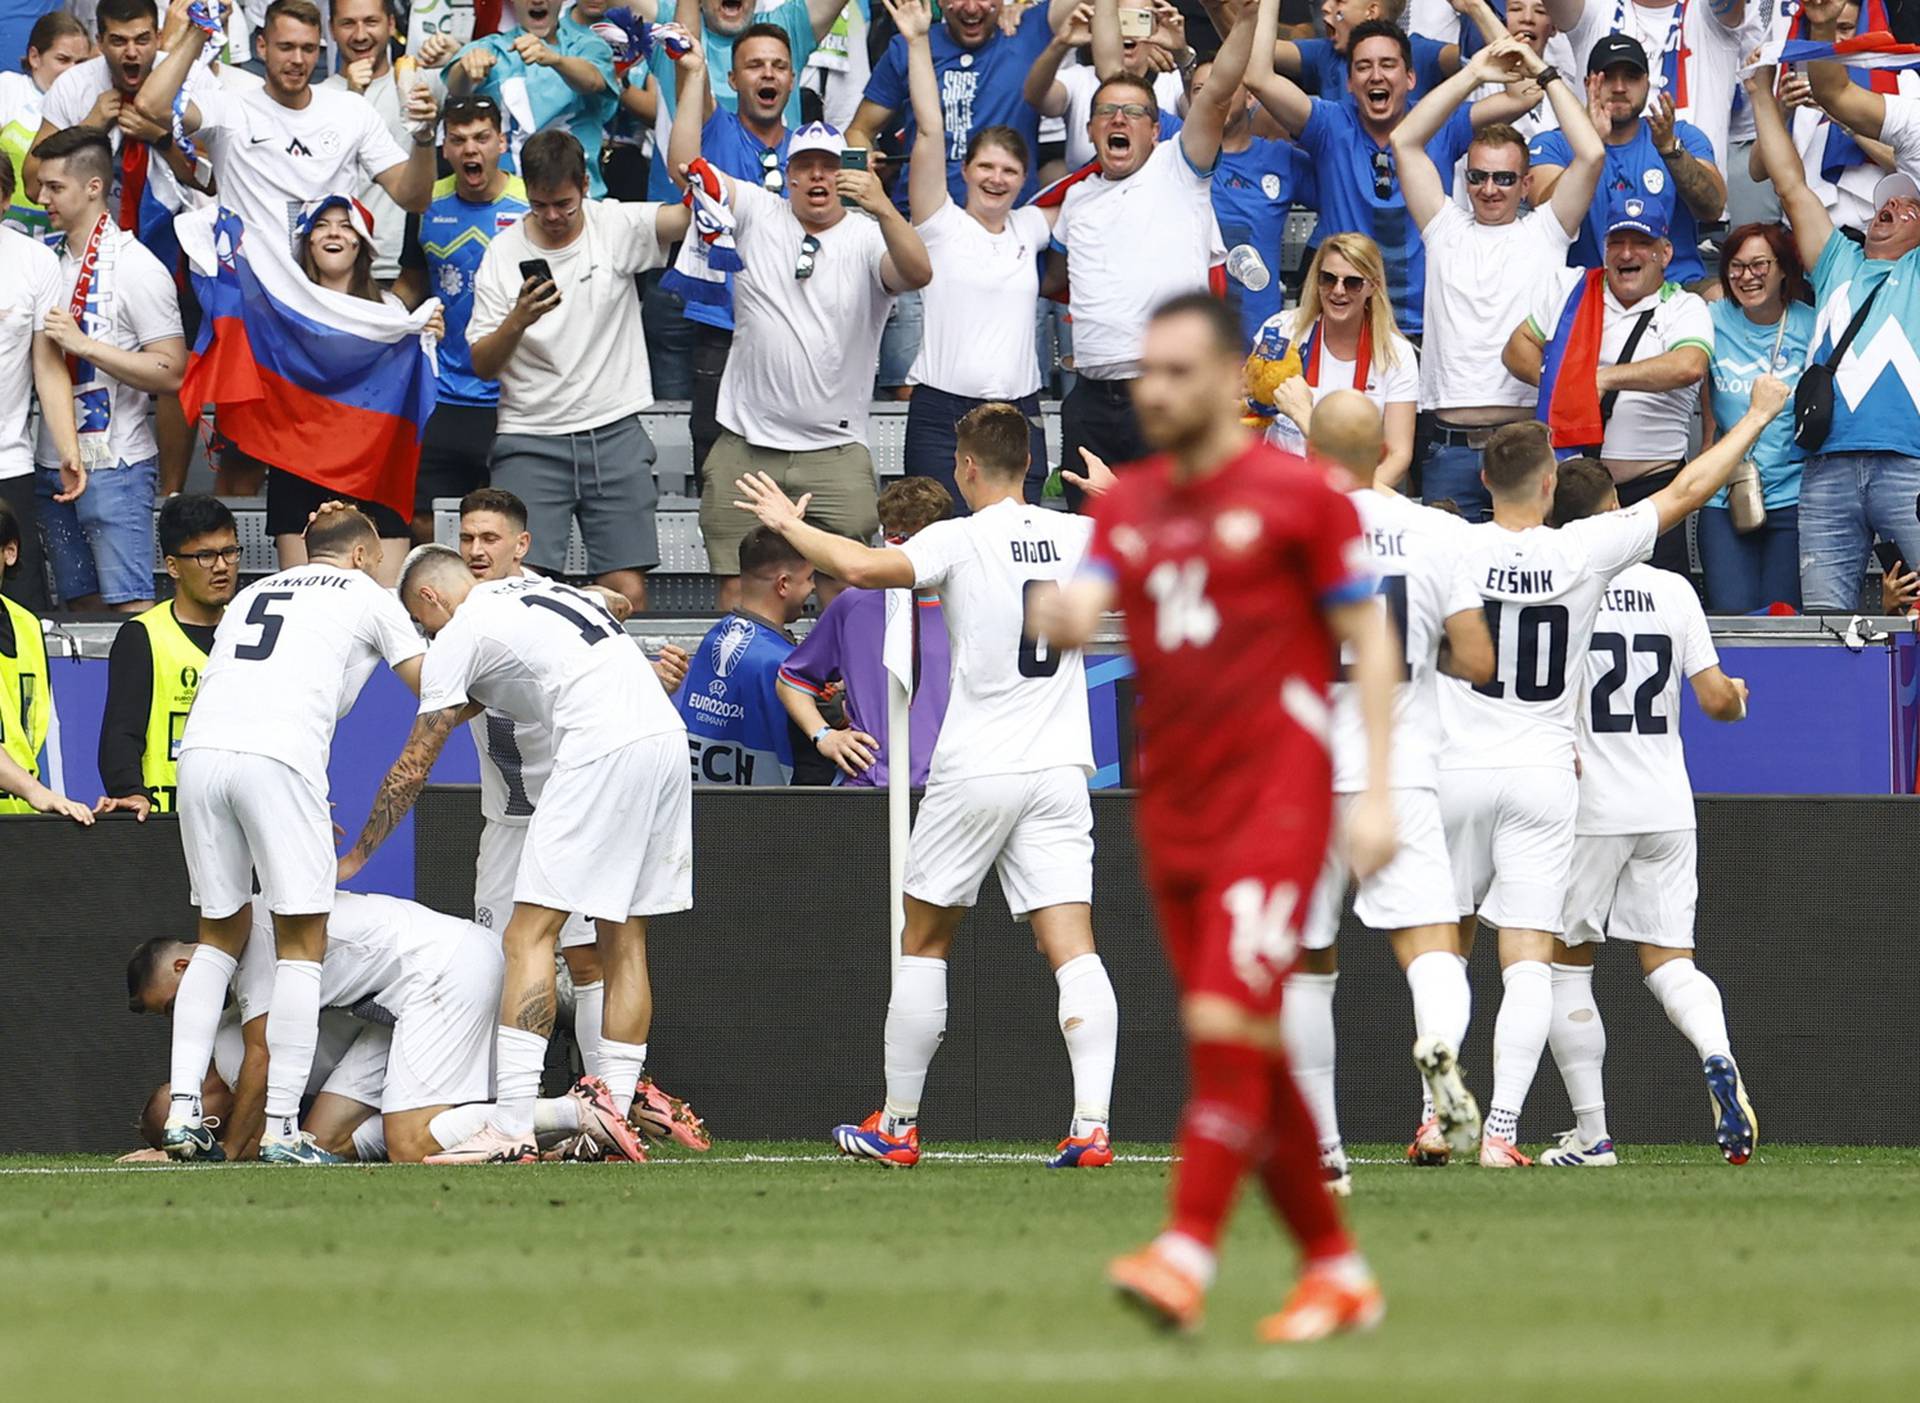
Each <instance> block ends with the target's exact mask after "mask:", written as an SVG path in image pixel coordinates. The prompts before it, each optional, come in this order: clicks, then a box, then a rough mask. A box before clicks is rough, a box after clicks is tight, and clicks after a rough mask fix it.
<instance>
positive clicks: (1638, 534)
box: [1415, 376, 1787, 1169]
mask: <svg viewBox="0 0 1920 1403" xmlns="http://www.w3.org/2000/svg"><path fill="white" fill-rule="evenodd" d="M1786 399H1787V389H1786V386H1784V385H1783V384H1781V383H1780V382H1779V381H1778V380H1776V379H1774V378H1772V377H1771V376H1762V377H1761V378H1760V379H1759V380H1756V381H1755V382H1754V386H1753V399H1752V403H1751V406H1750V407H1749V408H1748V410H1747V413H1746V414H1745V415H1744V416H1743V417H1742V418H1741V419H1740V421H1739V422H1738V423H1736V424H1733V425H1731V426H1730V427H1729V428H1728V429H1727V432H1726V434H1725V436H1724V437H1722V438H1721V439H1720V441H1719V442H1718V443H1715V444H1714V445H1713V446H1712V447H1711V448H1709V449H1707V450H1706V451H1705V452H1704V453H1702V454H1701V455H1700V456H1699V457H1698V458H1696V459H1694V460H1693V461H1692V462H1690V463H1688V464H1687V465H1686V466H1685V467H1683V468H1681V470H1680V472H1679V474H1678V475H1677V476H1676V477H1675V478H1674V480H1673V481H1672V482H1670V483H1668V484H1667V485H1666V486H1665V487H1663V488H1661V489H1660V490H1659V491H1658V492H1656V493H1654V494H1653V495H1652V496H1651V497H1648V498H1647V499H1646V500H1644V501H1642V502H1639V503H1636V504H1635V505H1634V506H1632V507H1629V508H1627V509H1626V510H1625V511H1618V512H1606V513H1603V514H1601V515H1599V516H1591V517H1588V518H1586V519H1585V520H1583V521H1574V522H1569V523H1568V524H1567V525H1566V526H1564V527H1562V528H1560V529H1559V530H1553V529H1550V528H1549V527H1548V526H1547V525H1546V524H1545V523H1546V519H1547V513H1548V509H1549V508H1550V507H1551V506H1552V505H1553V493H1554V486H1555V483H1556V480H1557V472H1558V467H1559V465H1558V463H1557V462H1556V461H1555V459H1554V456H1553V447H1552V444H1551V441H1550V439H1549V437H1548V433H1547V427H1546V425H1544V424H1541V423H1536V422H1528V423H1523V424H1507V425H1505V426H1503V427H1502V428H1500V429H1498V430H1496V431H1495V432H1494V434H1493V436H1492V438H1491V439H1489V440H1488V442H1487V447H1486V451H1485V453H1484V455H1483V456H1482V462H1481V472H1480V476H1481V479H1482V480H1483V481H1484V482H1485V483H1486V485H1487V490H1488V492H1489V493H1491V494H1492V497H1493V520H1491V521H1487V522H1482V523H1480V524H1479V525H1476V526H1471V527H1469V528H1468V529H1467V530H1466V532H1465V533H1464V534H1463V536H1462V541H1463V542H1464V544H1463V545H1462V547H1461V550H1462V557H1463V559H1465V561H1466V562H1467V566H1468V569H1469V572H1470V574H1471V576H1472V578H1473V580H1474V582H1475V584H1476V585H1477V587H1478V588H1479V591H1480V595H1481V598H1482V599H1483V600H1484V601H1485V604H1486V611H1487V626H1488V628H1489V629H1491V630H1492V633H1493V638H1494V644H1495V650H1496V653H1497V658H1498V660H1497V663H1496V666H1495V671H1494V676H1493V678H1492V680H1491V681H1488V682H1484V683H1480V684H1479V685H1477V686H1468V685H1467V684H1466V683H1464V682H1455V681H1448V682H1445V683H1442V684H1441V692H1440V719H1441V723H1442V734H1443V735H1444V736H1445V738H1446V740H1445V745H1444V746H1443V748H1442V751H1441V757H1440V812H1441V817H1442V819H1443V820H1444V821H1445V823H1446V830H1447V851H1448V854H1449V855H1450V856H1451V858H1452V860H1453V879H1454V897H1455V900H1456V901H1457V903H1458V905H1459V912H1460V916H1461V918H1462V921H1461V936H1460V938H1461V947H1462V949H1463V950H1465V951H1468V952H1469V953H1470V952H1471V947H1472V940H1473V935H1474V932H1475V929H1476V925H1475V915H1476V913H1478V918H1479V919H1480V920H1484V921H1485V922H1486V923H1487V924H1488V925H1490V926H1493V927H1494V928H1495V929H1496V930H1497V931H1498V932H1499V941H1500V966H1501V971H1500V978H1501V983H1502V984H1503V986H1504V992H1503V994H1502V996H1501V1000H1500V1013H1499V1016H1498V1018H1497V1019H1496V1020H1495V1023H1494V1029H1493V1096H1492V1100H1491V1102H1490V1104H1489V1106H1488V1110H1487V1120H1486V1126H1485V1131H1484V1133H1483V1135H1482V1136H1481V1140H1480V1163H1481V1164H1482V1165H1483V1166H1485V1167H1488V1168H1496V1169H1503V1168H1514V1167H1519V1166H1523V1165H1527V1164H1531V1163H1532V1161H1531V1160H1530V1159H1528V1157H1527V1156H1525V1155H1523V1154H1522V1153H1521V1152H1520V1150H1519V1148H1518V1146H1517V1144H1516V1143H1515V1142H1516V1138H1517V1136H1518V1133H1519V1125H1520V1111H1521V1109H1522V1107H1523V1106H1524V1105H1525V1104H1526V1098H1527V1092H1528V1090H1529V1089H1530V1088H1531V1087H1532V1085H1533V1077H1534V1073H1535V1072H1536V1071H1537V1070H1538V1069H1539V1066H1540V1053H1541V1051H1542V1050H1543V1049H1544V1048H1545V1047H1546V1044H1547V1033H1548V1029H1549V1028H1550V1026H1551V1025H1552V1022H1553V972H1552V969H1551V967H1550V961H1551V960H1552V957H1553V942H1554V939H1555V937H1557V936H1559V935H1560V934H1561V933H1562V930H1563V913H1564V909H1565V905H1566V899H1567V885H1568V876H1569V872H1570V868H1571V865H1572V861H1573V833H1574V820H1575V816H1576V813H1577V811H1578V809H1579V794H1578V791H1577V789H1576V787H1575V786H1576V780H1575V775H1574V712H1575V709H1576V707H1577V705H1578V702H1579V694H1580V679H1581V678H1582V677H1583V676H1584V675H1585V661H1584V660H1585V658H1586V655H1587V649H1588V646H1589V644H1590V641H1591V639H1592V636H1593V629H1594V620H1595V618H1596V617H1597V615H1598V614H1599V611H1600V601H1601V597H1602V596H1603V595H1604V594H1605V593H1606V591H1607V589H1608V587H1609V586H1610V585H1611V584H1612V583H1613V581H1614V580H1615V579H1616V578H1617V577H1618V576H1619V575H1620V574H1621V572H1622V571H1624V570H1626V569H1628V568H1629V567H1630V566H1633V565H1636V564H1638V563H1640V562H1641V561H1643V560H1645V559H1646V558H1647V556H1648V555H1649V554H1650V553H1651V552H1652V550H1653V543H1654V538H1655V537H1656V536H1658V535H1659V534H1660V533H1661V532H1662V531H1666V530H1669V529H1671V528H1672V527H1674V526H1677V525H1679V524H1680V522H1682V521H1684V520H1685V519H1686V517H1687V515H1688V513H1690V512H1692V511H1694V510H1696V509H1697V508H1699V507H1701V506H1703V505H1704V504H1705V503H1706V500H1707V498H1709V497H1711V496H1712V495H1713V494H1714V493H1715V492H1716V491H1718V490H1719V488H1720V487H1721V485H1722V484H1723V483H1725V482H1726V480H1727V477H1728V475H1729V474H1730V473H1731V472H1732V471H1733V469H1734V468H1735V467H1736V466H1738V465H1739V463H1740V460H1741V458H1742V457H1743V456H1744V455H1745V454H1746V452H1747V451H1748V450H1749V449H1750V448H1752V447H1753V444H1754V440H1755V439H1757V438H1758V437H1759V436H1760V431H1761V430H1762V429H1763V428H1765V427H1766V425H1767V422H1768V421H1769V420H1770V419H1772V418H1773V416H1774V415H1775V414H1777V413H1778V412H1779V411H1780V407H1781V406H1782V405H1783V404H1785V403H1786ZM1570 668H1571V670H1570ZM1418 1148H1419V1147H1418V1145H1416V1146H1415V1149H1416V1150H1417V1149H1418Z"/></svg>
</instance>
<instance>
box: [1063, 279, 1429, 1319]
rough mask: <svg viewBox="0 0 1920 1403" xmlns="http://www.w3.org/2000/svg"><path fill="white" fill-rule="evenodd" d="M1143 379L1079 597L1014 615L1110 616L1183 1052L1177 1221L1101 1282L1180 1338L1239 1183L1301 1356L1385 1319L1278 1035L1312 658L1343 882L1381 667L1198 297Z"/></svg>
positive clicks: (1203, 1287) (1322, 819) (1382, 829)
mask: <svg viewBox="0 0 1920 1403" xmlns="http://www.w3.org/2000/svg"><path fill="white" fill-rule="evenodd" d="M1140 364H1141V371H1140V377H1139V378H1138V379H1137V380H1135V381H1134V382H1133V403H1134V409H1135V412H1136V413H1137V414H1138V416H1139V420H1140V428H1141V432H1142V433H1143V434H1144V435H1145V437H1146V439H1147V441H1148V442H1149V443H1150V444H1152V445H1153V446H1154V447H1155V448H1156V449H1157V450H1158V452H1157V454H1156V456H1155V457H1153V458H1150V459H1148V460H1147V461H1145V462H1144V463H1141V464H1139V465H1137V466H1135V467H1132V468H1126V469H1122V470H1121V471H1120V473H1119V474H1118V476H1117V478H1116V479H1115V480H1114V481H1113V483H1112V484H1111V486H1110V487H1109V488H1108V490H1107V491H1106V493H1105V494H1104V495H1103V496H1102V497H1101V498H1100V500H1099V502H1098V504H1097V505H1096V507H1095V522H1096V524H1095V530H1094V540H1093V545H1092V548H1091V549H1090V550H1089V552H1088V555H1087V563H1086V565H1085V567H1084V568H1083V569H1082V570H1081V572H1080V574H1079V577H1078V578H1076V579H1075V580H1074V581H1073V583H1072V584H1071V586H1070V587H1069V588H1068V589H1067V591H1066V592H1065V594H1064V595H1054V596H1050V597H1049V596H1041V595H1036V596H1035V598H1034V599H1033V601H1032V604H1031V606H1030V611H1029V614H1030V617H1029V624H1030V627H1031V629H1032V633H1033V636H1034V637H1036V638H1038V639H1042V640H1045V641H1046V645H1047V646H1048V647H1050V648H1051V647H1059V648H1076V647H1080V646H1082V645H1084V644H1085V643H1086V642H1087V641H1088V640H1090V639H1091V638H1092V637H1093V635H1094V632H1095V630H1096V629H1097V628H1098V627H1099V624H1100V619H1101V615H1102V614H1103V613H1104V612H1105V611H1106V610H1107V609H1109V608H1111V607H1114V606H1115V605H1118V606H1119V607H1121V608H1122V609H1124V610H1125V612H1126V616H1127V637H1128V640H1129V648H1130V650H1131V651H1132V653H1133V658H1134V664H1135V667H1136V669H1137V677H1138V682H1139V708H1140V735H1141V740H1142V750H1141V766H1140V772H1141V779H1142V783H1141V788H1140V801H1139V808H1138V820H1139V825H1140V837H1141V844H1142V848H1143V851H1144V853H1145V856H1146V860H1147V864H1146V865H1147V877H1148V881H1149V884H1150V888H1151V890H1152V892H1153V897H1154V905H1155V908H1156V909H1157V911H1158V913H1159V917H1160V932H1161V938H1162V940H1163V941H1164V942H1165V944H1166V947H1167V958H1168V962H1169V963H1170V964H1171V965H1172V966H1173V972H1174V978H1175V979H1176V981H1177V982H1178V985H1179V988H1180V1017H1181V1024H1182V1026H1183V1028H1184V1029H1185V1032H1186V1036H1187V1043H1188V1051H1189V1063H1188V1075H1189V1087H1190V1090H1189V1100H1188V1103H1187V1109H1186V1114H1185V1116H1184V1117H1183V1119H1182V1122H1181V1128H1180V1140H1179V1155H1178V1158H1177V1160H1176V1162H1175V1164H1174V1168H1173V1216H1172V1221H1171V1222H1170V1223H1169V1224H1168V1226H1167V1229H1166V1231H1164V1232H1162V1233H1161V1234H1160V1236H1159V1237H1157V1238H1155V1239H1154V1241H1153V1242H1152V1243H1151V1244H1149V1245H1148V1246H1147V1247H1146V1248H1144V1249H1143V1250H1141V1251H1139V1252H1136V1253H1133V1254H1132V1255H1130V1256H1126V1257H1122V1258H1120V1259H1119V1260H1117V1261H1115V1262H1114V1263H1113V1264H1112V1266H1111V1268H1110V1269H1109V1273H1108V1276H1109V1280H1111V1281H1112V1283H1113V1284H1114V1286H1116V1287H1117V1288H1118V1289H1119V1290H1120V1291H1121V1292H1122V1293H1123V1294H1124V1295H1125V1296H1126V1297H1127V1298H1129V1299H1130V1300H1132V1301H1133V1302H1135V1303H1136V1304H1138V1305H1140V1306H1141V1307H1142V1308H1143V1309H1145V1310H1147V1311H1149V1312H1150V1313H1151V1314H1152V1315H1153V1316H1154V1317H1155V1318H1156V1319H1157V1320H1158V1321H1160V1322H1161V1323H1164V1324H1167V1325H1171V1326H1174V1327H1177V1328H1180V1329H1186V1330H1191V1329H1193V1328H1195V1327H1196V1326H1198V1325H1199V1323H1200V1318H1201V1315H1202V1313H1203V1309H1204V1306H1205V1300H1206V1293H1207V1290H1208V1288H1209V1287H1210V1286H1211V1284H1212V1281H1213V1275H1214V1260H1215V1259H1214V1253H1215V1248H1216V1245H1217V1243H1218V1240H1219V1236H1220V1231H1221V1229H1222V1227H1223V1226H1224V1225H1225V1222H1226V1218H1227V1213H1228V1211H1229V1209H1231V1207H1232V1205H1233V1199H1234V1195H1235V1193H1236V1192H1237V1190H1238V1189H1239V1186H1240V1180H1241V1179H1242V1178H1243V1177H1244V1176H1245V1175H1246V1174H1247V1172H1248V1171H1249V1170H1252V1171H1254V1172H1256V1173H1258V1175H1259V1177H1260V1181H1261V1185H1262V1187H1264V1188H1265V1190H1266V1192H1267V1196H1268V1198H1269V1200H1270V1201H1271V1203H1272V1205H1273V1207H1274V1210H1275V1213H1276V1214H1277V1215H1278V1216H1279V1217H1281V1218H1283V1219H1284V1220H1285V1221H1286V1223H1287V1226H1288V1228H1289V1229H1290V1230H1291V1231H1292V1233H1293V1235H1294V1238H1295V1239H1296V1240H1297V1241H1298V1242H1299V1244H1300V1248H1301V1251H1302V1253H1303V1254H1304V1255H1305V1257H1306V1265H1305V1269H1304V1270H1303V1272H1302V1274H1301V1277H1300V1281H1299V1283H1298V1284H1297V1285H1296V1286H1295V1288H1294V1292H1293V1295H1292V1296H1291V1297H1290V1298H1289V1300H1288V1301H1287V1304H1286V1305H1285V1306H1284V1307H1283V1308H1282V1309H1281V1311H1280V1312H1279V1313H1278V1314H1277V1315H1274V1316H1272V1317H1271V1318H1269V1319H1268V1320H1266V1321H1265V1322H1263V1323H1262V1325H1261V1327H1260V1334H1261V1337H1262V1338H1263V1339H1266V1340H1270V1341H1275V1342H1279V1341H1299V1340H1313V1339H1320V1338H1322V1337H1323V1336H1326V1335H1330V1334H1333V1333H1334V1332H1336V1331H1340V1330H1349V1329H1366V1328H1369V1327H1371V1326H1373V1325H1375V1324H1377V1323H1378V1322H1379V1320H1380V1318H1381V1316H1382V1314H1383V1313H1384V1312H1385V1309H1386V1307H1385V1302H1384V1300H1383V1298H1382V1296H1381V1294H1380V1288H1379V1286H1378V1284H1377V1283H1376V1282H1375V1281H1374V1278H1373V1273H1372V1272H1371V1271H1370V1270H1368V1268H1367V1264H1366V1262H1365V1261H1364V1260H1363V1259H1362V1258H1361V1257H1360V1255H1359V1253H1358V1251H1356V1249H1355V1247H1354V1244H1353V1240H1352V1239H1351V1238H1350V1237H1349V1236H1348V1235H1347V1231H1346V1229H1345V1228H1344V1227H1343V1226H1342V1225H1341V1222H1340V1213H1339V1209H1338V1208H1337V1206H1336V1205H1335V1203H1334V1200H1333V1198H1332V1197H1331V1195H1329V1193H1328V1192H1327V1186H1326V1181H1325V1179H1324V1177H1323V1175H1322V1171H1321V1166H1320V1159H1319V1155H1318V1154H1317V1152H1316V1151H1315V1148H1314V1129H1313V1121H1312V1118H1311V1117H1310V1116H1309V1115H1308V1112H1307V1108H1306V1106H1305V1104H1304V1103H1303V1102H1302V1101H1301V1098H1300V1092H1299V1089H1298V1088H1297V1087H1296V1086H1295V1085H1294V1080H1293V1075H1292V1072H1291V1070H1290V1068H1289V1066H1288V1062H1287V1055H1286V1051H1285V1047H1284V1045H1283V1043H1282V1040H1281V1036H1280V1027H1279V1018H1278V1015H1279V1013H1280V1011H1281V1005H1282V995H1283V991H1284V989H1285V988H1286V978H1287V973H1288V970H1289V969H1290V968H1291V967H1292V966H1293V963H1294V957H1295V955H1296V953H1297V951H1298V948H1299V940H1300V923H1301V917H1302V915H1303V914H1304V912H1305V910H1306V905H1307V901H1308V897H1309V894H1310V893H1311V892H1312V890H1313V886H1314V882H1315V880H1316V879H1317V877H1318V875H1319V872H1320V867H1321V863H1322V861H1323V859H1324V858H1325V856H1326V851H1327V837H1328V832H1329V829H1330V828H1331V826H1332V818H1333V783H1332V781H1333V771H1332V762H1331V759H1330V756H1329V754H1328V727H1329V724H1330V717H1329V711H1328V702H1327V687H1328V684H1329V683H1331V682H1332V680H1333V659H1334V657H1335V654H1336V653H1337V652H1338V650H1339V647H1340V645H1342V644H1346V645H1349V646H1350V647H1351V648H1352V657H1353V663H1352V666H1351V668H1350V670H1349V678H1350V680H1351V682H1352V684H1353V687H1354V689H1355V692H1356V693H1357V695H1358V697H1359V701H1360V715H1361V718H1362V723H1363V725H1364V728H1365V732H1366V755H1367V762H1366V776H1367V780H1366V788H1365V789H1364V790H1363V791H1362V792H1361V793H1360V794H1358V795H1357V796H1356V797H1355V798H1354V800H1353V802H1352V803H1351V805H1350V806H1349V807H1348V808H1347V810H1346V813H1345V819H1344V828H1345V840H1346V851H1347V859H1348V862H1349V863H1350V864H1351V866H1352V868H1353V871H1354V873H1355V875H1356V876H1357V877H1359V879H1360V880H1362V881H1365V880H1366V879H1367V878H1369V877H1371V876H1372V875H1373V874H1374V873H1375V872H1377V871H1379V870H1381V869H1382V868H1383V867H1385V866H1386V865H1387V863H1388V862H1389V861H1390V860H1391V859H1392V857H1393V855H1394V847H1395V840H1394V816H1393V802H1392V798H1391V795H1390V793H1389V790H1388V784H1389V764H1388V762H1389V754H1390V751H1391V735H1392V729H1393V705H1394V687H1395V684H1396V682H1397V680H1398V675H1399V668H1398V659H1397V658H1396V657H1395V656H1394V646H1393V641H1392V634H1391V629H1390V625H1389V624H1388V622H1387V619H1386V615H1385V613H1384V611H1382V610H1381V609H1380V608H1378V607H1377V605H1376V604H1375V602H1374V598H1373V596H1374V593H1375V588H1376V585H1375V581H1374V579H1373V577H1372V575H1371V574H1370V572H1369V571H1368V567H1367V557H1366V551H1365V548H1364V547H1363V546H1362V544H1361V541H1360V529H1359V520H1358V518H1357V517H1356V515H1355V513H1354V509H1353V505H1352V503H1350V502H1349V501H1348V500H1347V499H1346V497H1345V496H1343V495H1342V494H1341V493H1339V492H1337V491H1335V490H1334V488H1333V487H1332V486H1331V485H1329V483H1328V481H1327V477H1326V474H1324V473H1322V472H1318V471H1315V470H1312V469H1309V468H1308V467H1307V466H1306V465H1305V464H1304V463H1302V462H1301V461H1300V460H1299V459H1297V458H1292V457H1289V456H1288V455H1286V454H1283V453H1281V452H1280V451H1279V450H1278V449H1276V448H1273V447H1271V446H1269V445H1266V444H1263V443H1261V442H1259V441H1258V440H1257V439H1255V438H1254V437H1253V436H1252V435H1251V434H1250V433H1249V432H1248V431H1247V430H1246V429H1245V428H1243V427H1241V425H1240V422H1239V401H1240V397H1241V394H1242V390H1241V347H1240V324H1239V319H1238V318H1237V317H1236V316H1235V315H1234V314H1233V312H1232V311H1231V310H1229V309H1228V308H1227V307H1225V306H1224V305H1223V304H1222V303H1220V302H1219V301H1217V300H1216V299H1214V298H1212V297H1210V296H1208V295H1206V294H1204V293H1195V294H1191V295H1188V296H1183V297H1178V298H1175V299H1173V300H1172V301H1170V302H1167V303H1165V304H1164V305H1162V306H1161V307H1160V309H1159V310H1158V311H1157V312H1155V313H1154V316H1153V319H1152V320H1151V321H1150V322H1149V323H1148V326H1147V332H1146V338H1145V341H1144V343H1143V345H1142V347H1141V353H1140Z"/></svg>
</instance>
